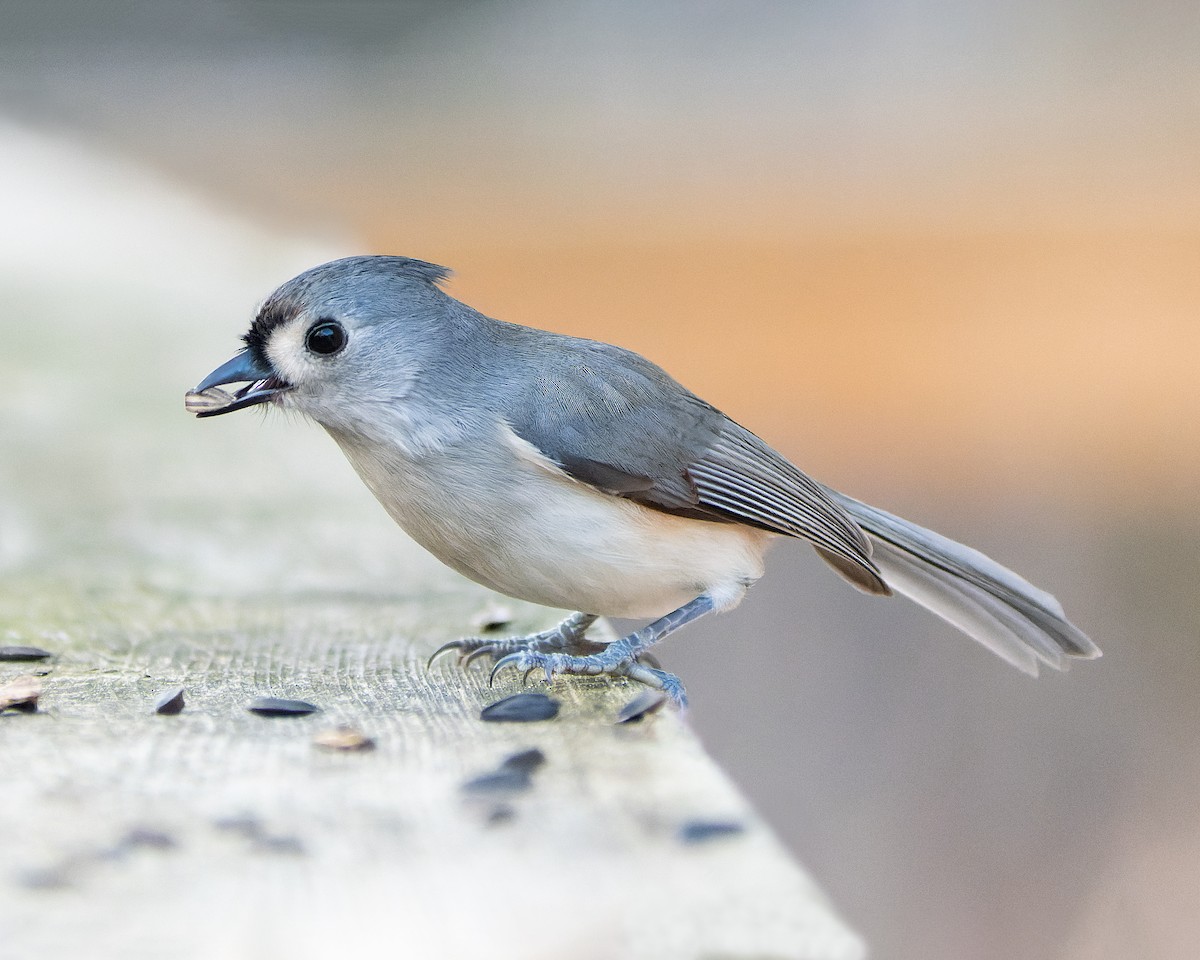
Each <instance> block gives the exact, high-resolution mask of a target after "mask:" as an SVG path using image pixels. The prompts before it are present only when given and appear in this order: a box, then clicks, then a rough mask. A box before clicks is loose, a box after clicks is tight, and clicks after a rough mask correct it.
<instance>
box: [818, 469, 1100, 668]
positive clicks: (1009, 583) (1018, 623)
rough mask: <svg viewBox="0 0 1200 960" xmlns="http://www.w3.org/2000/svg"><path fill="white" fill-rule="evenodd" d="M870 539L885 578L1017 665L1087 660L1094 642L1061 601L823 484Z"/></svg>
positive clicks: (981, 557)
mask: <svg viewBox="0 0 1200 960" xmlns="http://www.w3.org/2000/svg"><path fill="white" fill-rule="evenodd" d="M826 492H827V493H828V494H829V495H830V496H831V497H833V499H834V500H835V501H837V503H839V504H840V505H841V506H842V507H843V508H845V510H846V511H847V512H848V513H849V514H850V516H852V517H853V518H854V519H855V520H856V521H857V522H858V525H859V526H860V527H862V528H863V530H865V531H866V532H867V534H868V536H869V537H870V540H871V547H872V550H873V552H872V555H871V556H872V559H873V560H874V561H875V563H876V564H877V565H878V567H879V569H880V570H881V571H882V573H883V579H884V581H885V582H886V583H887V585H888V586H889V587H891V588H892V589H893V590H895V591H896V592H897V593H902V594H904V596H906V597H908V598H909V599H910V600H914V601H916V602H917V603H919V604H920V605H921V606H923V607H925V608H926V609H927V610H930V611H931V612H933V613H936V614H937V615H938V616H939V617H942V618H943V619H945V620H948V621H949V622H950V623H952V624H954V626H956V627H958V628H959V629H960V630H962V631H963V632H964V633H966V634H967V635H968V636H970V637H972V638H973V639H975V640H978V641H979V642H980V643H982V644H983V645H984V646H985V647H987V648H988V649H989V650H991V651H992V652H993V653H994V654H996V655H997V656H999V657H1001V658H1003V659H1004V660H1007V661H1008V662H1009V663H1011V664H1012V665H1013V666H1014V667H1016V668H1017V669H1018V670H1021V671H1022V672H1024V673H1028V674H1031V675H1033V676H1037V672H1038V661H1039V660H1040V661H1041V662H1042V663H1045V664H1049V665H1050V666H1052V667H1054V668H1055V669H1056V670H1065V669H1066V667H1067V660H1066V658H1068V657H1070V658H1075V659H1082V660H1090V659H1092V658H1094V657H1098V656H1100V648H1099V647H1097V646H1096V645H1095V644H1094V643H1092V641H1091V640H1089V639H1088V637H1087V636H1086V635H1085V634H1084V633H1083V631H1081V630H1080V629H1079V628H1078V627H1076V626H1075V625H1074V624H1072V623H1071V622H1070V621H1069V620H1067V616H1066V614H1065V613H1063V608H1062V604H1060V603H1059V602H1058V601H1057V600H1055V599H1054V597H1052V596H1051V595H1050V594H1048V593H1046V591H1045V590H1039V589H1038V588H1037V587H1035V586H1034V585H1033V584H1031V583H1029V582H1028V581H1026V580H1024V579H1022V578H1021V577H1019V576H1017V575H1016V574H1015V573H1013V572H1012V571H1011V570H1009V569H1008V568H1007V567H1002V566H1001V565H1000V564H998V563H996V561H995V560H993V559H991V558H990V557H987V556H984V555H983V554H982V553H980V552H979V551H978V550H972V549H971V548H970V547H965V546H963V545H962V544H961V543H955V542H954V541H953V540H950V539H949V538H947V537H943V536H942V535H941V534H938V533H934V532H933V531H932V530H926V529H925V528H924V527H918V526H917V525H916V524H915V523H909V522H908V521H907V520H903V519H901V518H900V517H897V516H894V515H893V514H890V513H888V512H886V511H884V510H880V509H878V508H876V507H872V506H868V505H867V504H865V503H860V502H859V501H857V500H854V499H852V498H850V497H847V496H845V495H843V494H840V493H838V492H836V491H834V490H830V489H829V488H826Z"/></svg>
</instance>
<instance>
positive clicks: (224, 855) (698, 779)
mask: <svg viewBox="0 0 1200 960" xmlns="http://www.w3.org/2000/svg"><path fill="white" fill-rule="evenodd" d="M452 594H453V592H452V591H450V592H448V593H445V594H443V595H441V596H440V597H437V598H433V599H431V601H430V603H429V604H425V603H423V602H421V601H420V600H418V599H413V600H409V601H398V600H393V601H390V602H389V601H386V600H382V599H377V598H371V597H336V596H335V597H328V596H317V597H310V598H309V599H308V600H307V602H292V603H288V604H280V603H278V602H271V601H268V600H263V599H259V600H255V601H253V602H251V601H246V602H240V603H237V602H229V601H228V600H225V599H214V598H207V599H201V598H191V599H186V598H179V597H176V598H174V599H172V600H170V601H169V602H167V600H166V598H164V597H162V596H158V595H155V594H153V593H142V594H141V595H140V597H136V598H135V597H124V598H110V600H109V601H108V602H110V603H112V605H113V609H114V610H122V611H123V615H124V617H126V618H127V621H128V622H129V623H130V624H131V625H134V626H135V629H134V630H131V631H129V633H128V634H126V635H125V642H120V639H119V636H118V634H119V631H118V632H114V631H113V630H112V628H111V625H109V626H105V625H103V624H101V625H99V626H97V627H95V628H91V627H88V626H86V625H84V624H81V623H78V622H76V623H75V624H74V625H73V626H72V627H71V628H70V629H69V630H68V629H63V630H60V631H54V630H51V631H50V636H51V637H52V638H54V637H56V638H57V640H58V646H59V649H60V651H61V652H60V653H59V654H58V655H57V656H56V658H55V659H53V660H52V661H50V662H49V663H48V664H46V665H45V666H43V667H40V668H39V670H44V671H46V673H45V676H44V677H42V682H43V684H44V692H43V695H42V701H41V709H40V711H39V712H38V713H36V714H15V713H12V712H8V713H4V714H2V715H0V756H2V757H3V769H4V774H3V780H4V794H5V802H4V803H3V804H0V837H2V838H3V848H4V860H3V866H4V869H3V873H2V874H0V890H2V893H3V896H2V897H0V957H4V958H5V960H8V958H9V957H13V958H16V957H18V956H29V955H34V954H35V953H36V954H38V955H43V956H69V955H74V956H82V955H86V956H89V957H98V958H103V957H114V958H115V957H123V958H125V957H136V956H143V955H145V956H150V955H152V954H157V953H166V954H169V955H171V956H175V957H185V958H187V957H195V958H209V957H259V956H272V957H276V956H286V957H301V958H306V957H313V958H316V957H324V956H328V955H330V954H331V953H334V952H337V953H347V952H348V953H350V954H351V955H357V956H413V957H426V958H441V957H447V958H456V957H483V956H486V957H513V958H531V957H546V958H562V957H583V958H593V957H594V958H597V960H599V958H610V957H611V958H618V957H642V956H645V957H680V958H685V957H688V958H690V957H696V958H707V957H745V958H767V957H769V958H830V960H832V958H852V957H857V956H860V955H861V946H860V944H859V942H858V941H857V939H856V938H855V937H854V936H853V935H852V934H851V933H850V932H849V931H848V930H847V929H846V928H845V927H844V926H843V925H842V924H841V922H840V921H839V920H838V919H837V918H836V917H835V916H834V915H833V914H832V913H831V911H830V909H829V907H828V905H827V904H826V903H825V901H824V899H823V898H822V896H821V895H820V893H819V892H818V891H817V890H816V889H815V888H814V887H813V885H812V884H811V883H810V882H809V880H808V879H807V878H806V877H805V876H804V874H803V873H802V872H801V870H800V869H799V868H798V867H797V866H796V865H795V864H794V863H793V862H792V861H791V860H790V859H789V857H788V856H787V855H786V854H785V852H784V851H783V850H782V849H781V847H780V846H779V844H778V843H777V841H776V840H775V839H774V838H773V837H772V835H771V834H770V832H769V831H768V830H767V829H766V828H765V827H764V826H763V825H762V823H761V822H760V821H759V820H758V818H757V817H756V816H755V814H754V812H753V811H752V810H751V809H749V808H748V807H747V804H746V802H745V801H744V800H743V798H742V797H741V796H740V795H739V793H738V791H737V790H736V789H735V788H734V787H733V786H732V785H731V784H730V782H729V781H728V780H727V779H726V778H725V776H724V775H723V774H722V773H721V772H720V771H719V770H718V769H717V768H716V767H715V766H714V764H713V763H712V762H711V761H710V759H709V758H708V757H707V756H706V755H705V753H704V751H703V749H702V747H701V746H700V744H699V743H698V742H697V740H696V738H695V737H694V736H693V735H692V733H691V732H690V730H689V729H688V727H687V725H686V722H685V721H684V720H682V719H681V718H680V716H679V715H678V714H677V713H674V712H670V711H664V712H661V713H659V714H656V715H654V716H652V717H650V718H648V719H647V720H645V721H643V722H642V723H639V724H630V725H615V724H614V723H613V719H614V717H615V715H616V713H617V711H618V710H619V708H620V707H621V706H622V705H623V704H624V703H625V702H626V701H627V700H629V699H630V698H631V697H632V696H633V694H634V693H635V692H636V690H637V688H636V687H635V686H633V685H626V684H623V683H610V682H607V681H603V680H594V679H570V680H565V681H558V682H556V684H555V686H554V688H553V690H552V694H553V695H554V696H555V697H556V698H557V699H559V700H561V702H562V711H561V713H560V715H559V717H558V718H557V719H556V720H553V721H550V722H545V723H530V724H494V723H484V722H482V721H480V719H479V710H480V708H481V706H483V705H485V704H487V703H489V702H491V701H493V700H496V699H498V698H499V697H501V696H504V695H507V694H509V693H511V692H514V691H515V690H517V689H519V687H518V685H517V683H516V682H515V681H513V680H512V679H509V680H507V681H506V682H503V683H501V682H498V684H497V689H496V690H488V688H487V686H486V683H485V681H484V677H485V676H486V671H485V670H482V669H480V668H479V665H476V667H475V668H474V669H472V670H469V671H465V672H464V671H462V670H459V669H458V668H457V667H456V666H455V665H454V664H453V662H452V660H451V661H450V662H449V663H443V664H441V665H439V666H435V667H434V668H433V669H432V670H426V669H425V667H424V664H423V658H424V657H425V656H427V655H428V653H429V651H430V650H431V649H433V647H434V645H435V644H437V643H438V642H440V641H441V640H442V639H444V638H446V637H448V636H451V635H453V634H454V632H455V626H456V625H457V624H459V623H465V622H467V621H468V620H469V615H470V614H471V613H472V612H473V611H472V609H471V604H472V603H477V602H478V601H479V599H480V597H478V596H476V595H474V594H473V593H471V592H469V591H467V590H465V589H464V590H463V591H461V592H460V593H459V594H458V596H457V597H454V596H453V595H452ZM6 599H7V600H8V601H9V602H10V603H11V602H12V600H13V598H12V596H11V594H8V595H7V597H6ZM166 607H170V608H171V609H170V610H169V611H168V610H167V609H166ZM517 609H518V610H519V611H520V613H521V620H520V623H519V626H521V627H532V626H534V625H535V620H534V619H532V617H535V616H536V617H538V619H537V621H536V622H538V623H540V622H544V620H545V619H546V613H545V611H541V612H539V611H537V610H536V609H535V608H527V607H523V606H520V605H517ZM134 637H136V639H133V638H134ZM18 669H19V668H18V665H15V664H14V665H10V667H9V668H8V669H6V670H4V671H2V672H0V683H2V682H3V681H4V680H6V679H8V674H9V673H12V674H14V675H16V674H17V673H18ZM24 672H28V669H26V670H25V671H24ZM176 685H178V686H183V687H184V688H185V691H186V700H187V706H186V707H185V709H184V711H183V712H182V713H181V714H180V715H178V716H159V715H156V714H155V713H154V710H153V706H154V701H155V698H156V695H157V694H158V693H159V692H160V691H162V690H163V689H165V688H167V687H170V686H176ZM539 686H540V685H539ZM260 694H271V695H277V696H283V697H297V698H301V699H304V700H309V701H311V702H313V703H315V704H318V705H319V706H321V707H322V711H321V712H320V713H318V714H314V715H312V716H308V717H297V718H288V717H278V718H266V717H259V716H255V715H253V714H251V713H249V712H248V711H247V710H246V709H245V707H246V704H247V703H248V702H249V701H250V700H251V699H252V698H253V697H254V696H257V695H260ZM337 723H347V724H351V725H353V726H355V727H357V728H359V729H360V730H362V731H363V732H364V733H366V734H367V735H368V736H370V737H371V738H372V739H373V740H374V741H375V744H376V748H375V749H374V750H372V751H369V752H360V753H338V752H330V751H328V750H323V749H321V748H320V747H317V746H315V745H314V744H313V743H312V740H313V737H314V735H315V734H316V733H317V732H318V731H320V730H323V729H326V728H329V727H331V726H333V725H335V724H337ZM529 748H538V749H540V750H541V751H542V752H543V753H544V755H545V757H546V763H545V764H544V765H543V766H542V767H541V768H540V769H538V770H537V771H535V772H534V773H533V775H532V778H531V779H532V785H531V787H530V788H529V789H528V790H525V791H517V792H514V793H511V794H509V793H505V792H503V791H501V792H496V793H488V792H482V793H473V792H468V791H464V790H463V785H464V783H465V782H466V781H468V780H469V779H470V778H472V777H474V776H477V775H479V774H482V773H486V772H488V771H490V770H494V769H495V768H496V767H497V765H498V764H500V763H501V762H502V761H503V760H504V759H505V758H506V757H508V756H510V755H512V754H513V753H515V752H517V751H520V750H526V749H529ZM689 824H690V825H692V827H693V831H694V832H697V833H699V834H701V835H703V834H705V833H706V831H705V829H704V827H703V825H705V824H715V825H717V827H718V829H716V830H714V831H711V833H712V834H713V835H711V836H709V837H708V838H707V839H698V840H693V841H692V842H688V841H687V839H686V830H687V828H688V825H689ZM697 824H699V825H701V826H700V828H699V829H698V830H697V829H696V825H697ZM724 825H737V826H738V827H741V828H743V829H742V830H741V832H727V831H725V830H722V829H720V828H721V827H723V826H724Z"/></svg>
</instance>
